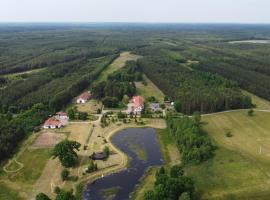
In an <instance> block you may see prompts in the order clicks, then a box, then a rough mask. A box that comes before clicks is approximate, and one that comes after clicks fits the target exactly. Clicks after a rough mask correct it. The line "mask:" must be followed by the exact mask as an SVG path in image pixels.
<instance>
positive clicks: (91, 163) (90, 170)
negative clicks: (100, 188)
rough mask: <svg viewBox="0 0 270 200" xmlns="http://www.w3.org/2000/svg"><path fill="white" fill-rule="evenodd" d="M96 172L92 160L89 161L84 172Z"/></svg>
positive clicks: (95, 166)
mask: <svg viewBox="0 0 270 200" xmlns="http://www.w3.org/2000/svg"><path fill="white" fill-rule="evenodd" d="M97 170H98V167H97V164H96V163H94V161H93V160H92V159H90V164H89V166H88V167H87V170H86V172H87V173H91V172H94V171H97Z"/></svg>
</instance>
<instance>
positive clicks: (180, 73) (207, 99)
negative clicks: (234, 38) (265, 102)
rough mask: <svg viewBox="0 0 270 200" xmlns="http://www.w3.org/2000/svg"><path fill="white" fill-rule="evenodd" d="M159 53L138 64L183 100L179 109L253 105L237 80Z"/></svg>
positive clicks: (176, 98)
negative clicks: (197, 68)
mask: <svg viewBox="0 0 270 200" xmlns="http://www.w3.org/2000/svg"><path fill="white" fill-rule="evenodd" d="M155 52H156V53H155V54H154V53H152V54H151V55H149V56H145V57H144V58H143V59H141V60H139V62H138V65H139V66H140V67H141V69H142V70H143V71H144V73H145V74H146V75H147V76H148V77H149V78H150V79H151V80H152V81H153V82H154V83H155V84H156V85H157V86H158V87H159V88H160V89H161V90H162V91H163V92H164V93H165V94H166V95H168V96H169V97H171V98H172V99H173V100H174V101H176V102H177V101H179V103H180V104H181V108H180V110H179V111H181V112H183V113H186V114H192V113H193V112H195V111H200V112H201V113H209V112H217V111H223V110H229V109H238V108H248V107H250V106H251V99H250V98H249V97H247V96H244V95H243V94H242V92H241V90H240V88H239V87H238V85H237V83H235V82H233V81H230V80H227V79H225V78H223V77H221V76H219V75H216V74H211V73H208V72H203V71H200V70H194V69H193V68H191V66H190V65H188V64H186V63H185V62H186V61H185V60H184V59H182V58H176V59H173V58H171V57H170V56H168V55H166V54H164V53H163V52H159V53H158V52H157V51H155Z"/></svg>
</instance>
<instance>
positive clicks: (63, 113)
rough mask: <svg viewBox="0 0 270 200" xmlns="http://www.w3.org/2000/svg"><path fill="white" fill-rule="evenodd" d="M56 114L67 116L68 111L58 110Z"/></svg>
mask: <svg viewBox="0 0 270 200" xmlns="http://www.w3.org/2000/svg"><path fill="white" fill-rule="evenodd" d="M56 114H57V115H59V116H67V113H65V112H62V111H61V112H57V113H56Z"/></svg>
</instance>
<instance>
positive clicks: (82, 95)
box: [77, 91, 91, 103]
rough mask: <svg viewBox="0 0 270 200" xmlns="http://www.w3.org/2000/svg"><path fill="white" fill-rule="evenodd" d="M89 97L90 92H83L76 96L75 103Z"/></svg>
mask: <svg viewBox="0 0 270 200" xmlns="http://www.w3.org/2000/svg"><path fill="white" fill-rule="evenodd" d="M90 98H91V93H90V92H89V91H88V92H84V93H82V94H81V95H80V96H79V97H78V98H77V103H86V102H87V101H88V100H89V99H90Z"/></svg>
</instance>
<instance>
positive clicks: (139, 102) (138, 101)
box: [132, 96, 144, 107]
mask: <svg viewBox="0 0 270 200" xmlns="http://www.w3.org/2000/svg"><path fill="white" fill-rule="evenodd" d="M132 102H133V103H134V107H144V98H143V97H142V96H134V97H132Z"/></svg>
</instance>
